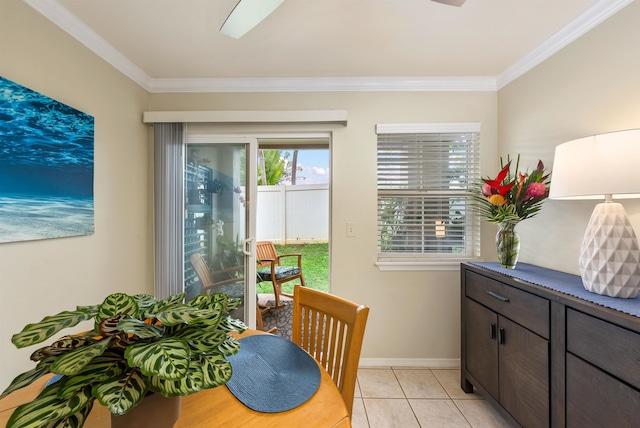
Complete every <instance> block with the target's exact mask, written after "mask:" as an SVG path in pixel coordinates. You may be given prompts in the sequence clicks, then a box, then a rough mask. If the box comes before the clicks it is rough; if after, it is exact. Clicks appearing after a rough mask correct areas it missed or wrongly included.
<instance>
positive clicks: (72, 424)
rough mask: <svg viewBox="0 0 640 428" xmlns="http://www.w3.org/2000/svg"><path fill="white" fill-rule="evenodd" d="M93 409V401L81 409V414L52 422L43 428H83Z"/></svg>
mask: <svg viewBox="0 0 640 428" xmlns="http://www.w3.org/2000/svg"><path fill="white" fill-rule="evenodd" d="M91 409H93V400H92V401H90V402H89V404H87V405H86V406H85V407H83V408H82V409H80V411H79V412H77V413H74V414H73V415H70V416H67V417H66V418H63V419H58V420H56V421H51V422H49V423H48V424H47V425H45V426H44V427H43V428H81V427H82V426H84V423H85V421H86V420H87V417H88V416H89V413H91Z"/></svg>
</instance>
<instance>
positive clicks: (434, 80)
mask: <svg viewBox="0 0 640 428" xmlns="http://www.w3.org/2000/svg"><path fill="white" fill-rule="evenodd" d="M495 90H496V81H495V78H493V77H289V78H212V79H153V81H152V83H151V87H150V89H149V92H155V93H168V92H394V91H399V92H407V91H408V92H420V91H495Z"/></svg>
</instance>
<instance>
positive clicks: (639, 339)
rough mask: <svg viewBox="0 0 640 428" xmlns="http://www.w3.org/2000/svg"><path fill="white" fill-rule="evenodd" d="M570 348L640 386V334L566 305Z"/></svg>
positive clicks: (613, 373) (568, 347) (581, 356)
mask: <svg viewBox="0 0 640 428" xmlns="http://www.w3.org/2000/svg"><path fill="white" fill-rule="evenodd" d="M567 351H569V352H571V353H573V354H575V355H577V356H579V357H580V358H582V359H584V360H586V361H589V362H590V363H591V364H593V365H595V366H597V367H600V368H602V369H603V370H605V371H607V372H609V373H611V374H612V375H614V376H616V377H618V378H620V379H622V380H624V381H626V382H628V383H629V384H631V385H633V386H635V387H636V388H640V334H638V333H634V332H632V331H630V330H627V329H625V328H622V327H618V326H616V325H613V324H610V323H608V322H606V321H602V320H600V319H598V318H594V317H592V316H589V315H585V314H583V313H582V312H578V311H575V310H573V309H567Z"/></svg>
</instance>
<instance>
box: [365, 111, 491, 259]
mask: <svg viewBox="0 0 640 428" xmlns="http://www.w3.org/2000/svg"><path fill="white" fill-rule="evenodd" d="M376 132H377V134H378V158H377V159H378V263H377V264H378V266H380V267H381V269H383V268H385V266H386V268H389V269H411V267H416V268H419V266H427V267H428V266H429V265H431V267H433V266H434V265H446V264H449V265H450V266H454V264H457V263H458V262H459V261H462V260H469V259H473V258H477V257H478V256H479V253H480V221H479V219H478V216H476V215H473V214H472V205H473V203H474V202H473V197H472V194H471V190H472V187H473V184H474V183H475V182H477V181H478V180H479V178H480V171H479V170H480V167H479V166H480V159H479V158H480V156H479V137H480V124H479V123H439V124H379V125H378V126H377V128H376ZM456 267H457V266H456Z"/></svg>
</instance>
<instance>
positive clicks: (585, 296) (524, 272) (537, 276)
mask: <svg viewBox="0 0 640 428" xmlns="http://www.w3.org/2000/svg"><path fill="white" fill-rule="evenodd" d="M470 264H472V265H476V266H480V267H483V268H486V269H489V270H492V271H494V272H499V273H502V274H505V275H507V276H510V277H513V278H516V279H520V280H522V281H527V282H530V283H532V284H536V285H539V286H541V287H545V288H549V289H551V290H555V291H559V292H561V293H564V294H568V295H570V296H573V297H578V298H580V299H582V300H586V301H587V302H591V303H595V304H598V305H601V306H604V307H607V308H611V309H615V310H617V311H620V312H624V313H625V314H629V315H633V316H636V317H640V295H638V296H637V297H636V298H635V299H621V298H617V297H609V296H602V295H600V294H596V293H591V292H590V291H587V290H585V288H584V286H583V285H582V278H580V277H579V276H577V275H572V274H569V273H565V272H559V271H557V270H551V269H546V268H541V267H539V266H533V265H529V264H526V263H518V264H517V265H516V268H515V269H505V268H503V267H502V266H500V264H499V263H498V262H472V263H470Z"/></svg>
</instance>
